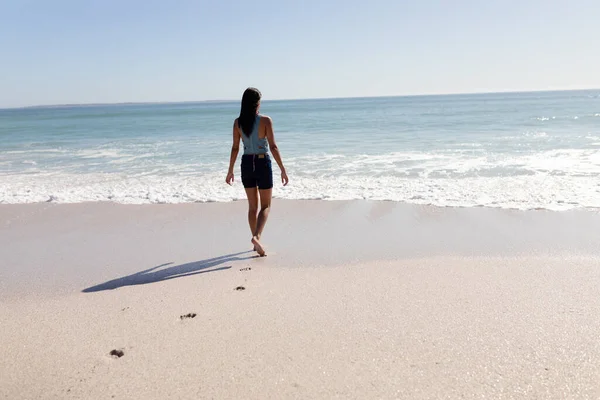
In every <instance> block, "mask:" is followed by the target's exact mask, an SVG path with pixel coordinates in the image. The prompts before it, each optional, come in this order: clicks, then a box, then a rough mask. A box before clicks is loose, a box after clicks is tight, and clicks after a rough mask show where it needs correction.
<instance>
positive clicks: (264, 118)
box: [258, 114, 273, 124]
mask: <svg viewBox="0 0 600 400" xmlns="http://www.w3.org/2000/svg"><path fill="white" fill-rule="evenodd" d="M258 116H259V117H260V122H261V123H262V124H271V123H273V120H272V119H271V117H269V116H268V115H264V114H259V115H258Z"/></svg>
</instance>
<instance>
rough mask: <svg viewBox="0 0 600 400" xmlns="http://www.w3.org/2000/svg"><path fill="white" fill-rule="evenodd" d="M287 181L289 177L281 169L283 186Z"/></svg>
mask: <svg viewBox="0 0 600 400" xmlns="http://www.w3.org/2000/svg"><path fill="white" fill-rule="evenodd" d="M289 181H290V179H289V178H288V176H287V173H286V172H285V171H281V183H283V186H286V185H287V184H288V182H289Z"/></svg>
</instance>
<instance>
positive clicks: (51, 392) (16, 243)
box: [0, 201, 600, 399]
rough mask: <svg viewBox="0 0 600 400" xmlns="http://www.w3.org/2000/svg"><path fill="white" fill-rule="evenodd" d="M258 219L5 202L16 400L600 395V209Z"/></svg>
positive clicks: (2, 224) (293, 211) (363, 208)
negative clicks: (258, 240)
mask: <svg viewBox="0 0 600 400" xmlns="http://www.w3.org/2000/svg"><path fill="white" fill-rule="evenodd" d="M244 213H245V205H244V204H243V203H230V204H182V205H146V206H125V205H117V204H101V203H91V204H77V205H53V204H35V205H20V206H17V205H2V206H0V243H1V244H2V247H1V248H0V260H1V262H2V266H1V267H0V324H1V325H0V341H1V343H2V344H3V349H4V354H3V357H2V358H0V398H7V399H111V398H115V399H184V398H185V399H187V398H190V399H201V398H202V399H204V398H218V399H221V398H232V399H239V398H247V399H265V398H302V399H306V398H317V399H322V398H327V399H329V398H356V399H359V398H360V399H365V398H386V399H387V398H390V399H392V398H402V399H455V398H493V399H512V398H514V399H523V398H527V399H529V398H539V399H597V398H600V298H599V296H598V293H599V288H600V245H599V243H600V215H598V214H597V213H593V212H568V213H552V212H545V211H531V212H521V211H507V210H491V209H439V208H433V207H419V206H408V205H402V204H397V203H380V202H360V201H359V202H322V201H321V202H302V201H277V202H276V204H275V208H274V210H273V214H272V218H271V220H270V221H269V225H268V226H267V232H266V233H265V237H264V239H265V242H266V244H267V248H268V251H269V254H270V255H269V256H268V257H266V258H255V257H253V254H252V253H250V252H248V251H247V250H249V249H250V244H249V235H248V232H247V228H246V226H245V215H244ZM241 287H243V288H244V290H236V288H241ZM188 313H193V314H196V315H195V317H194V318H184V319H181V318H180V316H182V315H186V314H188ZM111 350H121V351H123V353H124V354H123V356H122V357H120V358H118V357H116V356H110V354H109V353H110V351H111Z"/></svg>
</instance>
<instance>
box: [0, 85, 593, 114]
mask: <svg viewBox="0 0 600 400" xmlns="http://www.w3.org/2000/svg"><path fill="white" fill-rule="evenodd" d="M591 91H600V88H589V89H562V90H561V89H559V90H520V91H518V90H507V91H496V92H464V93H433V94H429V93H425V94H404V95H382V96H351V97H314V98H309V97H307V98H291V99H284V98H282V99H265V100H264V101H265V102H279V101H315V100H344V99H383V98H402V97H435V96H473V95H495V94H525V93H559V92H573V93H575V92H591ZM597 97H600V94H599V95H598V96H597ZM239 101H240V100H239V99H223V100H188V101H140V102H136V101H131V102H121V103H81V104H78V103H72V104H69V103H67V104H41V105H32V106H21V107H5V108H0V110H31V109H46V108H77V107H81V108H84V107H102V106H142V105H163V104H173V105H176V104H201V103H208V104H218V103H236V102H239Z"/></svg>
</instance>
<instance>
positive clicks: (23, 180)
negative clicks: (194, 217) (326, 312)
mask: <svg viewBox="0 0 600 400" xmlns="http://www.w3.org/2000/svg"><path fill="white" fill-rule="evenodd" d="M290 175H291V178H292V181H291V183H290V185H289V186H288V187H285V188H284V187H281V185H279V184H277V179H276V187H275V190H274V196H275V197H276V198H285V199H323V200H354V199H368V200H390V201H400V202H407V203H414V204H432V205H437V206H453V207H473V206H487V207H501V208H517V209H534V208H546V209H552V210H567V209H572V208H588V207H594V208H599V207H600V184H599V182H598V180H597V179H596V177H572V176H561V175H550V174H536V175H529V176H518V177H492V178H489V177H467V178H462V179H444V178H412V177H410V178H407V177H399V176H379V177H374V176H370V177H368V176H362V177H359V176H337V177H336V178H335V179H330V178H328V177H324V178H320V177H307V176H296V175H295V174H294V172H293V171H290ZM275 177H276V178H277V174H276V176H275ZM236 179H238V181H237V182H236V184H235V185H234V186H233V187H230V186H228V185H226V184H225V182H224V175H223V174H221V173H219V174H217V173H212V174H208V175H201V176H198V175H196V176H193V177H173V176H171V177H158V176H142V177H139V178H132V177H126V176H123V175H117V174H87V175H67V174H58V175H46V176H42V175H32V176H19V177H16V176H11V177H8V178H7V179H3V180H2V182H1V183H0V203H31V202H46V201H51V202H57V203H78V202H85V201H114V202H118V203H128V204H146V203H186V202H213V201H218V202H227V201H232V200H240V199H245V193H244V190H243V188H242V186H241V184H240V183H239V177H236Z"/></svg>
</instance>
